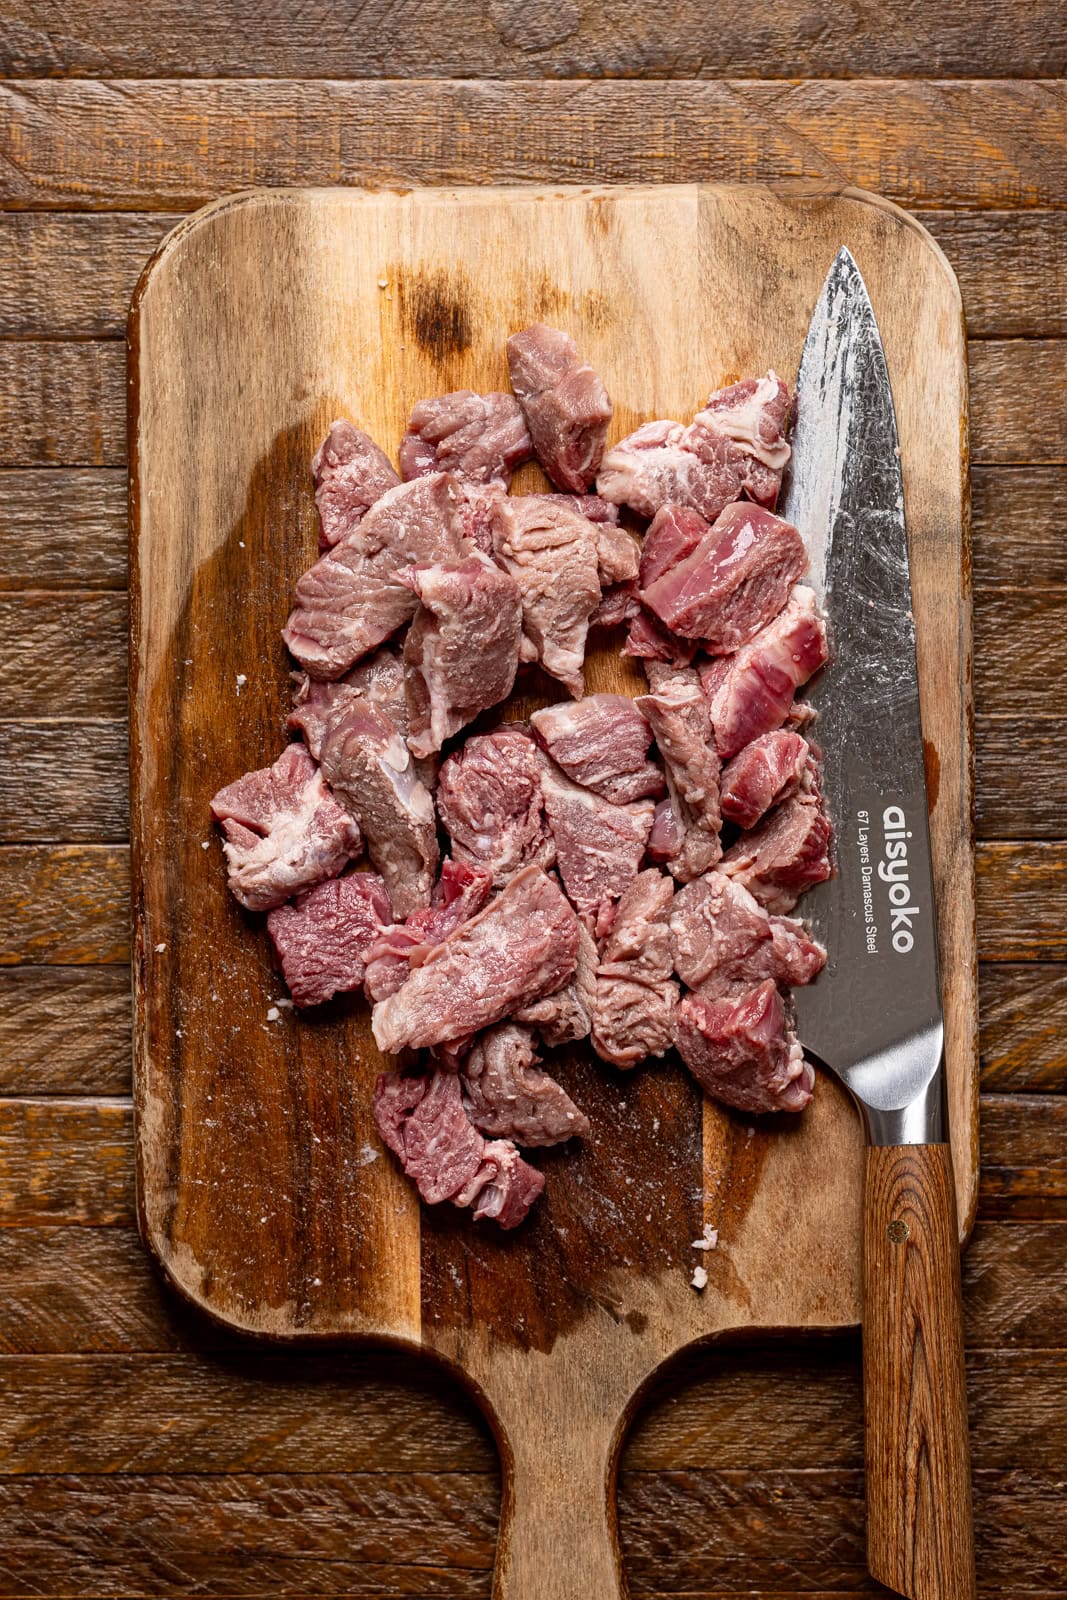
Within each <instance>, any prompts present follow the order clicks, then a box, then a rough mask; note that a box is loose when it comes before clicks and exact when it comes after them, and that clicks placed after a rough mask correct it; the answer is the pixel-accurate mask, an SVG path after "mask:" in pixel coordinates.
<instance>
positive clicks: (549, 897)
mask: <svg viewBox="0 0 1067 1600" xmlns="http://www.w3.org/2000/svg"><path fill="white" fill-rule="evenodd" d="M577 959H578V921H577V918H576V917H575V915H574V912H573V911H572V910H571V908H570V906H569V905H568V904H567V902H566V900H565V899H564V897H563V895H562V894H561V893H560V891H559V889H558V888H557V887H556V885H555V884H554V883H553V882H552V880H551V878H549V877H547V876H546V875H545V873H543V872H542V871H540V869H539V868H537V867H527V868H525V869H524V871H522V872H520V873H518V874H517V875H516V876H515V877H514V878H512V880H511V882H510V883H509V884H508V885H507V887H506V888H505V889H503V890H502V891H501V893H500V894H499V895H498V896H497V897H496V899H495V900H491V901H490V903H489V904H488V905H487V906H486V908H485V909H484V911H481V912H479V914H478V915H477V916H476V917H473V918H472V919H471V920H470V921H469V922H464V923H462V924H461V926H460V927H459V928H457V929H456V930H455V931H454V932H453V933H451V934H450V935H449V936H448V938H447V939H445V940H444V941H443V943H441V944H439V945H435V946H434V948H433V949H432V950H430V951H429V952H428V953H427V955H426V959H425V960H424V961H423V963H422V965H421V966H419V967H417V968H416V969H415V970H414V971H413V972H412V973H411V975H410V977H409V978H408V980H407V982H406V983H405V984H404V985H403V987H402V988H400V989H398V990H397V992H396V994H394V995H390V996H389V998H388V999H386V1000H382V1001H380V1002H379V1003H378V1004H377V1005H376V1006H375V1008H374V1014H373V1017H372V1027H373V1029H374V1037H375V1039H376V1040H377V1043H378V1047H379V1049H381V1050H391V1051H394V1052H395V1051H398V1050H403V1049H405V1048H407V1047H408V1046H410V1047H412V1048H413V1049H423V1048H426V1047H427V1046H432V1045H438V1044H443V1043H448V1042H450V1041H452V1040H456V1039H463V1038H465V1037H466V1036H467V1035H469V1034H472V1033H477V1032H478V1031H479V1030H480V1029H482V1028H488V1027H491V1026H492V1025H493V1023H494V1022H501V1021H503V1019H504V1018H505V1017H507V1016H510V1014H511V1013H512V1012H513V1011H515V1010H516V1009H517V1008H519V1007H521V1006H524V1005H528V1004H529V1003H530V1002H531V1001H533V1000H539V999H540V998H541V996H542V995H546V994H552V993H553V991H554V990H556V989H559V988H560V987H561V986H562V985H563V984H564V983H565V982H566V981H567V979H568V978H569V977H570V975H571V974H572V973H573V971H574V968H575V964H576V962H577Z"/></svg>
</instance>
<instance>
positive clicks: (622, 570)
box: [561, 496, 641, 586]
mask: <svg viewBox="0 0 1067 1600" xmlns="http://www.w3.org/2000/svg"><path fill="white" fill-rule="evenodd" d="M561 498H562V496H561ZM589 520H590V519H589V518H588V517H587V518H586V521H589ZM593 527H594V529H595V535H594V537H595V538H596V557H597V569H598V571H599V573H600V582H601V583H602V584H604V585H609V586H610V585H612V584H618V583H635V582H636V581H637V574H638V573H639V572H640V570H641V547H640V545H639V544H638V542H637V540H636V539H635V538H634V536H633V534H632V533H627V531H626V529H625V528H617V527H616V526H615V525H614V523H611V522H601V523H594V524H593Z"/></svg>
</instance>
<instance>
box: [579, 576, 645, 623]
mask: <svg viewBox="0 0 1067 1600" xmlns="http://www.w3.org/2000/svg"><path fill="white" fill-rule="evenodd" d="M640 614H641V602H640V600H639V599H638V598H637V580H636V579H635V578H631V579H630V580H629V581H628V582H627V583H613V584H612V585H611V587H610V588H608V589H605V590H604V593H603V595H602V596H601V600H600V604H599V605H598V606H597V608H596V610H595V611H594V612H593V615H592V616H591V617H590V618H589V626H590V627H591V628H621V627H622V624H623V623H624V622H630V621H631V620H632V619H633V618H635V617H638V616H640Z"/></svg>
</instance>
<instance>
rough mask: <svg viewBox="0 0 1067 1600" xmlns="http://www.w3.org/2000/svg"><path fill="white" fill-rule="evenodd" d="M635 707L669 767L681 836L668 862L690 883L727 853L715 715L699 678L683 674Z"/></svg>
mask: <svg viewBox="0 0 1067 1600" xmlns="http://www.w3.org/2000/svg"><path fill="white" fill-rule="evenodd" d="M636 704H637V705H638V706H639V707H640V708H641V710H642V711H643V713H644V715H645V717H646V718H647V719H648V722H649V724H650V726H651V728H652V731H653V733H654V734H655V736H656V744H657V745H658V747H659V753H660V755H661V756H662V757H663V761H664V765H665V766H666V768H667V784H668V787H669V789H670V798H671V812H672V816H673V820H674V823H675V826H676V827H677V828H678V829H679V830H680V834H681V838H680V842H679V847H678V849H677V850H676V852H675V854H674V855H673V856H668V857H665V858H664V859H666V860H668V861H670V863H671V871H672V873H673V874H674V876H675V877H677V878H679V879H680V880H681V881H682V882H688V881H689V879H691V878H695V877H698V876H699V875H700V874H701V873H702V872H706V871H707V870H708V868H709V867H711V866H714V864H715V862H716V861H718V859H719V856H720V855H721V854H722V849H721V846H720V843H719V831H720V828H721V826H722V819H721V817H720V815H719V758H718V756H717V754H716V752H715V743H714V737H713V733H712V726H711V712H710V711H709V709H708V702H707V700H706V699H705V697H704V691H703V690H702V689H701V687H700V679H699V677H698V676H697V674H696V673H695V672H693V671H684V670H683V671H679V672H676V673H674V674H673V675H672V676H670V677H665V678H664V679H662V680H661V681H660V682H659V685H658V687H657V688H656V689H655V690H654V691H653V693H651V694H646V695H642V696H641V697H640V699H639V700H637V701H636Z"/></svg>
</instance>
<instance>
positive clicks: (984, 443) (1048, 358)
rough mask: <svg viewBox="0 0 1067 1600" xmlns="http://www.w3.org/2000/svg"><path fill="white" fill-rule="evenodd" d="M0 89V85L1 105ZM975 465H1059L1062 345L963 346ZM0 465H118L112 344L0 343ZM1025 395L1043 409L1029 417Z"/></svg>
mask: <svg viewBox="0 0 1067 1600" xmlns="http://www.w3.org/2000/svg"><path fill="white" fill-rule="evenodd" d="M2 95H3V88H2V85H0V99H2ZM968 355H969V361H970V370H971V384H972V412H971V420H972V432H971V451H972V456H973V459H974V460H975V461H976V462H979V463H981V462H987V463H1000V464H1012V463H1019V462H1028V463H1043V464H1045V465H1059V464H1062V463H1063V462H1065V461H1067V407H1065V406H1063V405H1061V404H1059V403H1057V399H1056V397H1057V396H1058V395H1062V394H1063V393H1064V390H1065V386H1067V341H1065V340H1061V339H1006V340H997V339H990V340H976V341H973V342H972V343H971V345H970V346H969V347H968ZM0 386H2V387H0V467H4V466H8V467H42V466H48V465H63V466H94V465H99V466H118V465H121V464H122V462H123V461H124V460H125V455H126V440H125V410H126V386H125V353H124V351H123V349H122V347H121V345H119V344H117V343H116V342H114V341H107V342H94V343H88V344H86V343H70V342H65V341H58V342H55V343H53V342H50V341H45V340H25V341H18V342H15V343H9V344H2V343H0ZM1034 394H1042V395H1047V396H1048V398H1049V403H1048V405H1047V406H1043V407H1041V408H1040V409H1039V410H1037V411H1036V412H1035V409H1034V406H1033V404H1032V397H1033V395H1034Z"/></svg>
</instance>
